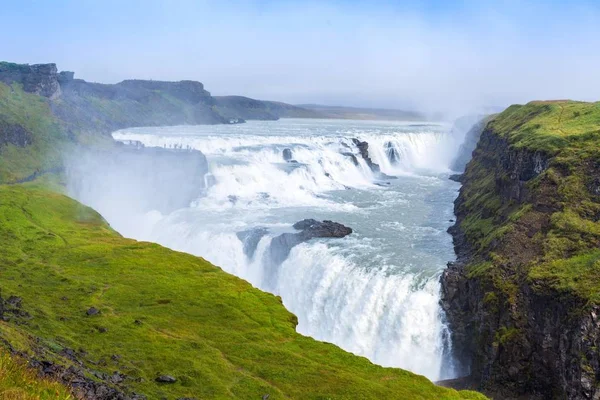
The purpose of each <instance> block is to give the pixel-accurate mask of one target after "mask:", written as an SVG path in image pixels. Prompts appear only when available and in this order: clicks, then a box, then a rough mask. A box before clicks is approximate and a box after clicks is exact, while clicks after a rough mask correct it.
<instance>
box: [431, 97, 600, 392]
mask: <svg viewBox="0 0 600 400" xmlns="http://www.w3.org/2000/svg"><path fill="white" fill-rule="evenodd" d="M598 160H600V103H579V102H567V101H564V102H532V103H529V104H527V105H525V106H511V107H509V108H508V109H507V110H506V111H504V112H503V113H501V114H499V115H497V116H496V117H494V118H493V119H492V120H491V121H490V122H489V123H488V124H487V126H486V128H485V129H484V131H483V133H482V136H481V139H480V141H479V144H478V146H477V149H476V151H475V152H474V154H473V159H472V160H471V161H470V162H469V164H468V165H467V168H466V172H465V174H464V176H463V177H462V181H463V183H464V185H463V187H462V189H461V191H460V195H459V197H458V199H457V201H456V204H455V211H456V214H457V223H456V226H455V227H454V228H453V234H454V237H455V244H456V247H457V252H458V255H459V261H458V263H456V264H454V265H451V266H450V268H449V269H448V270H447V271H446V273H445V275H444V277H443V278H442V283H443V290H444V299H443V303H444V307H445V309H446V310H447V312H448V316H449V319H450V322H451V325H452V328H453V329H454V339H455V343H456V351H457V354H458V356H459V357H460V358H461V359H462V360H463V361H464V363H465V372H467V371H468V370H469V369H470V371H471V373H472V379H473V380H474V381H475V382H476V383H477V385H481V387H482V388H484V389H488V390H490V391H492V392H494V391H498V390H500V391H502V390H504V391H505V392H504V394H503V395H502V396H508V393H512V394H526V395H529V396H536V395H537V396H539V397H540V398H570V399H588V398H596V397H594V396H597V395H598V394H599V393H600V392H599V390H598V389H597V386H598V385H599V383H600V379H599V378H598V377H599V376H600V353H599V350H598V349H599V348H600V321H599V320H598V319H597V315H598V311H599V309H598V302H599V301H600V280H599V279H598V278H599V277H600V263H599V262H598V260H599V259H600V255H599V253H598V247H599V245H600V222H599V220H600V197H599V195H600V163H599V162H598Z"/></svg>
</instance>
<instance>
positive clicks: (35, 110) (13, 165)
mask: <svg viewBox="0 0 600 400" xmlns="http://www.w3.org/2000/svg"><path fill="white" fill-rule="evenodd" d="M0 121H2V122H4V123H7V124H16V125H20V126H22V127H23V128H24V129H25V130H26V131H27V132H29V133H30V134H31V136H32V138H33V143H32V144H31V145H29V146H26V147H18V146H15V145H12V144H9V145H6V146H0V183H2V182H14V181H17V180H20V179H24V178H26V177H28V176H30V175H32V174H34V173H35V172H36V171H43V170H48V169H52V168H56V167H58V166H60V165H61V158H60V155H59V151H60V149H61V148H62V146H64V145H65V143H66V142H67V136H66V134H65V132H64V130H63V128H62V127H61V126H60V124H59V123H58V121H57V120H56V118H54V116H53V115H52V112H51V111H50V105H49V100H48V99H46V98H45V97H41V96H37V95H34V94H30V93H26V92H24V91H23V90H22V88H21V87H20V86H19V85H16V84H15V85H12V86H8V85H6V84H3V83H0Z"/></svg>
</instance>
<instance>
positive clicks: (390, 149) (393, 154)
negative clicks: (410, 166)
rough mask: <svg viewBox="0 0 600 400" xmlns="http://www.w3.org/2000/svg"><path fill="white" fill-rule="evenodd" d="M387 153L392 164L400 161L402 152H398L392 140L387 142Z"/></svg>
mask: <svg viewBox="0 0 600 400" xmlns="http://www.w3.org/2000/svg"><path fill="white" fill-rule="evenodd" d="M385 154H386V155H387V157H388V160H390V162H391V163H392V164H397V163H398V162H399V161H400V154H398V151H397V150H396V148H395V147H394V145H393V144H392V142H387V143H386V144H385Z"/></svg>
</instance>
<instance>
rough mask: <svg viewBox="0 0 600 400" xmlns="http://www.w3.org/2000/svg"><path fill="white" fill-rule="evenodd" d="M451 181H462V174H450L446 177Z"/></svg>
mask: <svg viewBox="0 0 600 400" xmlns="http://www.w3.org/2000/svg"><path fill="white" fill-rule="evenodd" d="M448 179H450V180H451V181H454V182H458V183H462V179H463V175H462V174H452V175H450V176H449V177H448Z"/></svg>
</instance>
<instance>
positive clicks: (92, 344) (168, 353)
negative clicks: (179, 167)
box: [0, 184, 480, 399]
mask: <svg viewBox="0 0 600 400" xmlns="http://www.w3.org/2000/svg"><path fill="white" fill-rule="evenodd" d="M0 237H2V238H3V240H2V241H1V242H0V268H1V269H2V276H3V279H2V296H3V298H4V303H5V307H4V311H3V317H4V318H3V321H2V322H0V336H1V337H2V338H3V339H5V340H7V341H8V342H10V344H11V346H12V347H13V349H14V350H16V351H21V352H24V353H27V354H28V355H29V356H30V357H31V358H33V359H37V360H42V359H44V360H47V361H49V362H48V363H46V364H45V368H50V367H52V368H54V367H55V364H56V365H62V366H65V367H69V366H70V367H71V373H65V372H64V371H63V372H61V373H60V374H58V376H59V377H62V378H63V379H65V380H67V379H72V378H73V376H77V379H79V380H83V379H84V378H85V379H89V380H91V381H93V382H97V384H92V383H87V384H85V385H81V386H76V387H75V391H76V393H77V394H78V395H80V396H82V395H83V394H85V395H86V396H88V397H89V398H94V397H93V396H98V393H100V392H107V391H108V388H116V389H117V390H118V391H121V392H125V393H128V394H129V395H130V396H132V398H135V396H134V395H133V394H132V393H133V392H135V393H137V394H138V397H137V398H141V397H140V394H143V395H144V396H147V397H148V398H150V399H158V398H163V397H166V398H169V399H174V398H183V397H190V398H191V397H194V398H231V397H237V398H243V399H252V398H256V399H260V398H263V396H265V395H266V394H268V395H269V398H270V399H277V398H303V399H304V398H365V399H366V398H386V399H392V398H397V399H407V398H411V399H419V398H421V399H442V398H446V399H452V398H456V399H458V398H480V397H479V395H478V394H475V393H467V392H462V393H459V392H456V391H453V390H447V389H443V388H440V387H437V386H435V385H433V384H432V383H431V382H429V381H428V380H426V379H425V378H423V377H419V376H416V375H414V374H411V373H409V372H406V371H402V370H399V369H392V368H382V367H378V366H375V365H373V364H371V363H370V362H369V361H368V360H366V359H364V358H361V357H356V356H354V355H351V354H349V353H346V352H344V351H342V350H340V349H339V348H337V347H336V346H333V345H330V344H327V343H320V342H317V341H315V340H313V339H310V338H307V337H303V336H301V335H299V334H297V333H296V332H295V325H296V317H295V316H294V315H292V314H291V313H289V312H288V311H287V310H285V308H284V307H283V306H282V304H281V301H280V299H278V298H277V297H275V296H273V295H270V294H267V293H264V292H261V291H259V290H257V289H255V288H253V287H252V286H251V285H250V284H248V283H247V282H245V281H243V280H241V279H238V278H236V277H233V276H231V275H228V274H226V273H225V272H223V271H222V270H220V269H219V268H217V267H214V266H213V265H211V264H209V263H208V262H206V261H204V260H203V259H200V258H197V257H194V256H191V255H188V254H183V253H177V252H174V251H171V250H168V249H165V248H163V247H161V246H159V245H156V244H152V243H142V242H136V241H134V240H129V239H125V238H122V237H121V236H120V235H118V234H117V233H116V232H114V231H113V230H112V229H111V228H110V227H109V226H108V225H107V224H106V223H105V222H104V220H103V219H102V217H101V216H100V215H98V214H97V213H95V212H94V211H93V210H91V209H89V208H87V207H85V206H82V205H81V204H79V203H77V202H75V201H74V200H71V199H69V198H67V197H65V196H63V195H60V194H56V193H52V192H49V191H47V190H45V189H40V188H38V187H35V186H33V185H31V184H30V185H29V186H22V185H17V186H1V187H0ZM9 296H12V297H10V299H9ZM161 375H170V376H172V377H173V378H175V379H176V381H175V382H174V383H160V382H157V381H156V378H157V377H159V376H161ZM100 398H101V397H100Z"/></svg>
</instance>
